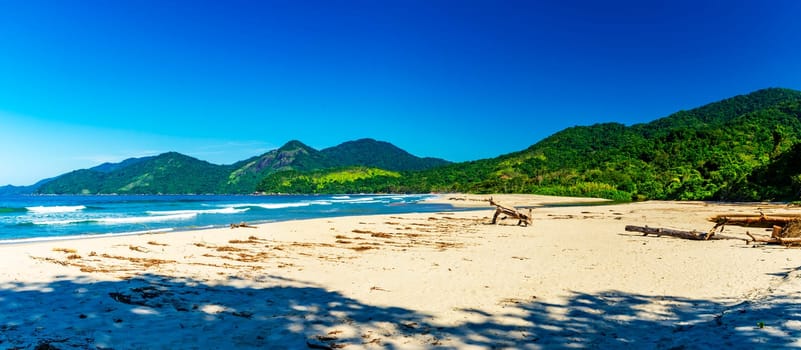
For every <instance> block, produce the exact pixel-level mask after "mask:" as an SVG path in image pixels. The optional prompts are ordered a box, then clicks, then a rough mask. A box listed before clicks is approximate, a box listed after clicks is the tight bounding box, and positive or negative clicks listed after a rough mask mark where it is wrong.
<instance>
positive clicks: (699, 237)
mask: <svg viewBox="0 0 801 350" xmlns="http://www.w3.org/2000/svg"><path fill="white" fill-rule="evenodd" d="M626 231H630V232H641V233H642V234H643V236H647V235H656V236H670V237H676V238H684V239H689V240H693V241H706V240H715V239H739V240H744V241H747V239H745V238H740V237H733V236H724V235H713V236H711V237H710V234H709V233H708V232H700V231H696V230H692V231H682V230H674V229H670V228H662V227H648V226H635V225H627V226H626Z"/></svg>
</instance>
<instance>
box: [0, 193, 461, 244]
mask: <svg viewBox="0 0 801 350" xmlns="http://www.w3.org/2000/svg"><path fill="white" fill-rule="evenodd" d="M429 198H432V195H428V194H422V195H347V196H346V195H339V196H325V195H319V196H249V195H241V196H220V195H157V196H156V195H152V196H151V195H135V196H129V195H103V196H66V195H65V196H29V195H25V196H0V244H2V243H16V242H25V241H37V240H53V239H64V238H71V237H76V236H77V237H83V236H98V235H123V234H140V233H147V232H167V231H182V230H194V229H205V228H215V227H227V226H229V225H230V224H232V223H241V222H246V223H248V224H258V223H266V222H274V221H284V220H295V219H311V218H325V217H336V216H352V215H372V214H402V213H413V212H439V211H454V210H464V209H458V208H454V207H452V206H450V205H447V204H434V203H426V202H424V201H425V200H426V199H429Z"/></svg>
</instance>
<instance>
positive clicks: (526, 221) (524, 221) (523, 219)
mask: <svg viewBox="0 0 801 350" xmlns="http://www.w3.org/2000/svg"><path fill="white" fill-rule="evenodd" d="M489 203H490V205H494V206H495V215H493V216H492V223H493V224H495V223H496V222H497V221H498V216H499V215H501V214H504V215H506V216H509V217H513V218H515V219H517V224H518V225H523V226H528V225H531V222H532V218H531V209H529V210H528V214H525V213H522V212H520V211H519V210H517V209H516V208H510V207H505V206H503V205H500V204H498V203H496V202H495V201H494V200H493V199H492V197H490V199H489Z"/></svg>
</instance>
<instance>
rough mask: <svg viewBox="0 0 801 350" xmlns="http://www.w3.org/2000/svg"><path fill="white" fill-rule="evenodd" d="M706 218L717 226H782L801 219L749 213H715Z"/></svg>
mask: <svg viewBox="0 0 801 350" xmlns="http://www.w3.org/2000/svg"><path fill="white" fill-rule="evenodd" d="M708 220H709V221H712V222H714V223H716V224H717V226H724V225H734V226H743V227H764V228H772V227H773V226H784V225H786V224H789V223H791V222H793V221H799V220H801V217H797V216H765V215H751V216H744V215H737V216H727V215H717V216H713V217H710V218H709V219H708ZM717 226H716V227H717Z"/></svg>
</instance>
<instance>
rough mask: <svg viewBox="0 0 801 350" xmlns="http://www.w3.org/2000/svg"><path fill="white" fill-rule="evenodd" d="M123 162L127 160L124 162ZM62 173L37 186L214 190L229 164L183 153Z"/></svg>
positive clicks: (56, 190)
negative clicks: (211, 161)
mask: <svg viewBox="0 0 801 350" xmlns="http://www.w3.org/2000/svg"><path fill="white" fill-rule="evenodd" d="M120 164H126V166H122V165H120ZM120 164H118V165H115V166H108V165H104V166H101V167H95V168H92V169H82V170H76V171H73V172H70V173H67V174H64V175H61V176H59V177H57V178H55V179H53V180H51V181H49V182H47V183H45V184H44V185H42V186H41V187H39V189H38V190H37V192H38V193H48V194H76V193H79V194H98V193H119V194H124V193H130V194H167V193H182V194H195V193H215V192H216V191H217V189H218V188H219V185H220V182H221V179H223V178H224V176H225V175H226V174H227V168H226V167H224V166H220V165H214V164H211V163H209V162H205V161H202V160H198V159H196V158H192V157H189V156H186V155H183V154H180V153H176V152H169V153H164V154H161V155H158V156H155V157H147V158H133V159H129V160H126V161H124V162H122V163H120Z"/></svg>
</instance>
